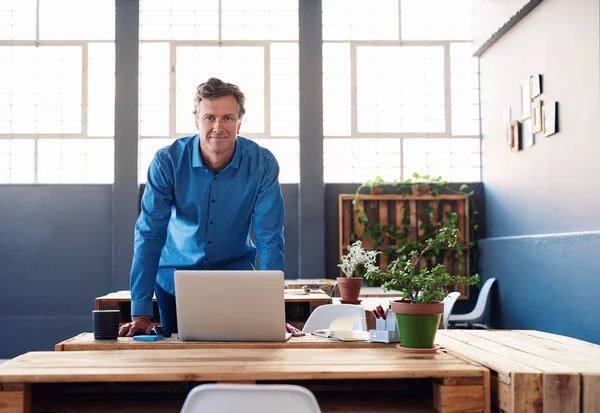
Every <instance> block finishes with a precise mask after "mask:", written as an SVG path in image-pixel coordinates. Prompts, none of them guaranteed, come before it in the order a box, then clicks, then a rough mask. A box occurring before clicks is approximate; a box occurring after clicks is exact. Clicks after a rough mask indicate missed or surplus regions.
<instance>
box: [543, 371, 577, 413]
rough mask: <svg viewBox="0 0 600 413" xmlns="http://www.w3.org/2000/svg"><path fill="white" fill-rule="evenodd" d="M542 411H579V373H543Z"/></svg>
mask: <svg viewBox="0 0 600 413" xmlns="http://www.w3.org/2000/svg"><path fill="white" fill-rule="evenodd" d="M543 386H544V413H564V412H579V411H581V410H580V400H581V387H580V379H579V374H544V383H543Z"/></svg>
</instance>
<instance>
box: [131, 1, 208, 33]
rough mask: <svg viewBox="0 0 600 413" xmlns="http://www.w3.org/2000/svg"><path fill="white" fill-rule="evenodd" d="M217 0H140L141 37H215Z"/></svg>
mask: <svg viewBox="0 0 600 413" xmlns="http://www.w3.org/2000/svg"><path fill="white" fill-rule="evenodd" d="M218 24H219V1H218V0H202V1H193V0H176V1H171V2H168V1H164V0H141V1H140V39H142V40H169V39H173V40H216V39H217V38H218V35H219V27H218Z"/></svg>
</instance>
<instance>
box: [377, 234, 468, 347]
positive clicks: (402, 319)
mask: <svg viewBox="0 0 600 413" xmlns="http://www.w3.org/2000/svg"><path fill="white" fill-rule="evenodd" d="M459 235H460V231H459V230H458V229H456V228H448V227H443V228H441V229H440V230H439V232H438V233H437V234H436V235H435V236H434V237H432V238H428V239H427V240H426V241H425V245H426V246H425V248H424V249H423V250H422V251H420V252H419V251H411V252H410V258H409V259H408V260H407V261H405V262H404V261H402V260H400V259H396V260H395V261H392V263H391V264H390V266H389V267H388V269H386V270H381V269H379V268H378V267H377V266H375V265H374V263H369V264H367V273H366V274H365V277H366V278H370V279H375V280H379V281H382V287H383V289H384V290H385V291H387V290H399V291H402V292H403V297H402V300H397V301H392V303H391V308H392V312H393V313H394V314H395V316H396V325H397V327H398V333H399V334H400V341H401V347H402V348H407V349H430V350H433V351H435V349H434V345H433V344H434V340H435V335H436V333H437V329H438V326H439V324H440V318H441V316H442V314H443V313H444V304H443V302H442V300H443V299H444V298H445V297H446V295H447V294H448V292H447V291H446V288H447V287H450V286H454V285H456V284H464V285H478V284H479V283H480V279H479V275H478V274H475V275H472V276H468V277H463V276H460V275H451V274H448V272H446V268H445V266H444V265H443V264H437V265H434V266H432V267H430V266H427V265H426V260H424V259H423V258H424V256H425V255H426V253H427V252H428V251H429V250H432V249H441V248H443V247H448V248H454V247H455V246H456V244H457V242H458V237H459Z"/></svg>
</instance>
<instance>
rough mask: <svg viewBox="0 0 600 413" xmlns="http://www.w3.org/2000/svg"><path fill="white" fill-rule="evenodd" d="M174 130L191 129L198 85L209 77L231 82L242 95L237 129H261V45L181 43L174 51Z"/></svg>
mask: <svg viewBox="0 0 600 413" xmlns="http://www.w3.org/2000/svg"><path fill="white" fill-rule="evenodd" d="M176 67H177V70H176V80H175V93H176V98H175V101H176V105H177V124H176V131H177V133H195V131H194V130H193V129H192V128H193V126H194V123H193V117H192V116H191V114H190V113H191V111H192V109H193V103H194V93H195V91H196V88H197V87H198V85H199V84H200V83H202V82H205V81H206V80H208V79H209V78H211V77H218V78H220V79H222V80H223V81H225V82H229V83H234V84H236V85H237V86H239V88H240V89H241V90H242V92H244V94H245V95H246V115H245V116H244V121H243V123H242V128H241V132H240V133H242V134H243V133H263V132H264V131H265V120H264V104H265V99H264V97H265V67H264V49H263V47H251V46H247V47H243V46H239V47H238V46H222V47H217V46H191V47H188V46H181V47H178V48H177V51H176Z"/></svg>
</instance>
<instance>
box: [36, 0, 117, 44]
mask: <svg viewBox="0 0 600 413" xmlns="http://www.w3.org/2000/svg"><path fill="white" fill-rule="evenodd" d="M39 4H40V39H44V40H114V38H115V0H102V1H98V0H39ZM73 16H76V17H73Z"/></svg>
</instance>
